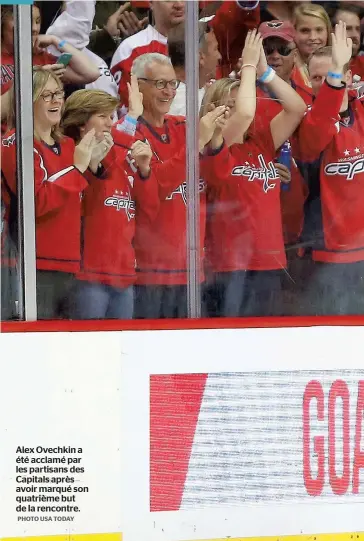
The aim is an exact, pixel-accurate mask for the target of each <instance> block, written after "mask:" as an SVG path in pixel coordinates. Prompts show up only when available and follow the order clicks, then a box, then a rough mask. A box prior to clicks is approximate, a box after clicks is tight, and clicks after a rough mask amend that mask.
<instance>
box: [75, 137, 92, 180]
mask: <svg viewBox="0 0 364 541" xmlns="http://www.w3.org/2000/svg"><path fill="white" fill-rule="evenodd" d="M96 144H97V142H96V137H95V130H94V129H92V130H90V131H89V132H87V133H86V135H84V137H83V138H82V139H81V141H80V142H79V143H78V145H77V146H76V148H75V152H74V155H73V163H74V165H75V167H77V169H79V170H80V171H81V173H84V172H85V171H86V169H87V168H88V166H89V164H90V161H91V156H92V152H93V150H94V147H95V146H96Z"/></svg>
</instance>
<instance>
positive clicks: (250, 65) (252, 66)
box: [240, 64, 257, 71]
mask: <svg viewBox="0 0 364 541" xmlns="http://www.w3.org/2000/svg"><path fill="white" fill-rule="evenodd" d="M249 67H250V68H254V69H255V71H256V70H257V67H256V66H254V64H243V65H242V66H241V68H240V71H241V70H242V69H243V68H249Z"/></svg>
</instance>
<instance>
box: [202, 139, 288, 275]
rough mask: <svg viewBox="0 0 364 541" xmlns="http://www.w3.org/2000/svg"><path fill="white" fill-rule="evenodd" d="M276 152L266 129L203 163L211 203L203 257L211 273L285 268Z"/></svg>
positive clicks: (212, 155) (207, 156) (205, 157)
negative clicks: (206, 260) (205, 248)
mask: <svg viewBox="0 0 364 541" xmlns="http://www.w3.org/2000/svg"><path fill="white" fill-rule="evenodd" d="M275 153H276V152H275V148H274V144H273V140H272V137H271V135H270V130H265V131H263V132H261V133H259V134H256V135H252V136H251V137H250V138H249V139H248V140H247V141H246V142H245V143H243V144H236V145H232V146H231V147H230V148H229V149H228V148H227V147H226V145H224V146H223V147H222V149H221V150H220V151H217V152H214V153H213V154H211V155H205V156H204V157H203V159H202V160H201V169H202V176H203V178H204V179H205V181H206V183H207V185H208V188H209V200H213V207H212V209H211V214H210V216H209V224H208V228H209V247H208V249H209V251H208V254H207V259H208V265H209V267H210V268H211V270H212V271H214V272H231V271H236V270H258V271H259V270H274V269H282V268H284V267H285V266H286V256H285V251H284V242H283V232H282V218H281V204H280V180H279V176H278V172H277V170H276V168H275V167H274V159H275ZM210 196H211V197H210Z"/></svg>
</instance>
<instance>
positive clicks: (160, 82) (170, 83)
mask: <svg viewBox="0 0 364 541" xmlns="http://www.w3.org/2000/svg"><path fill="white" fill-rule="evenodd" d="M139 81H146V82H147V83H153V84H154V86H155V87H156V88H157V89H158V90H163V89H164V88H166V87H167V85H168V86H170V87H171V88H172V90H177V88H178V87H179V84H180V82H181V81H179V80H178V79H172V81H165V80H164V79H146V78H145V77H139Z"/></svg>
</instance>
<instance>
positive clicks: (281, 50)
mask: <svg viewBox="0 0 364 541" xmlns="http://www.w3.org/2000/svg"><path fill="white" fill-rule="evenodd" d="M263 48H264V52H265V54H266V55H268V56H269V55H270V54H272V53H274V51H277V53H278V54H280V55H281V56H289V55H290V54H291V52H292V51H294V50H295V47H294V48H293V49H291V48H290V47H288V46H287V45H278V46H276V45H263Z"/></svg>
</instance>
